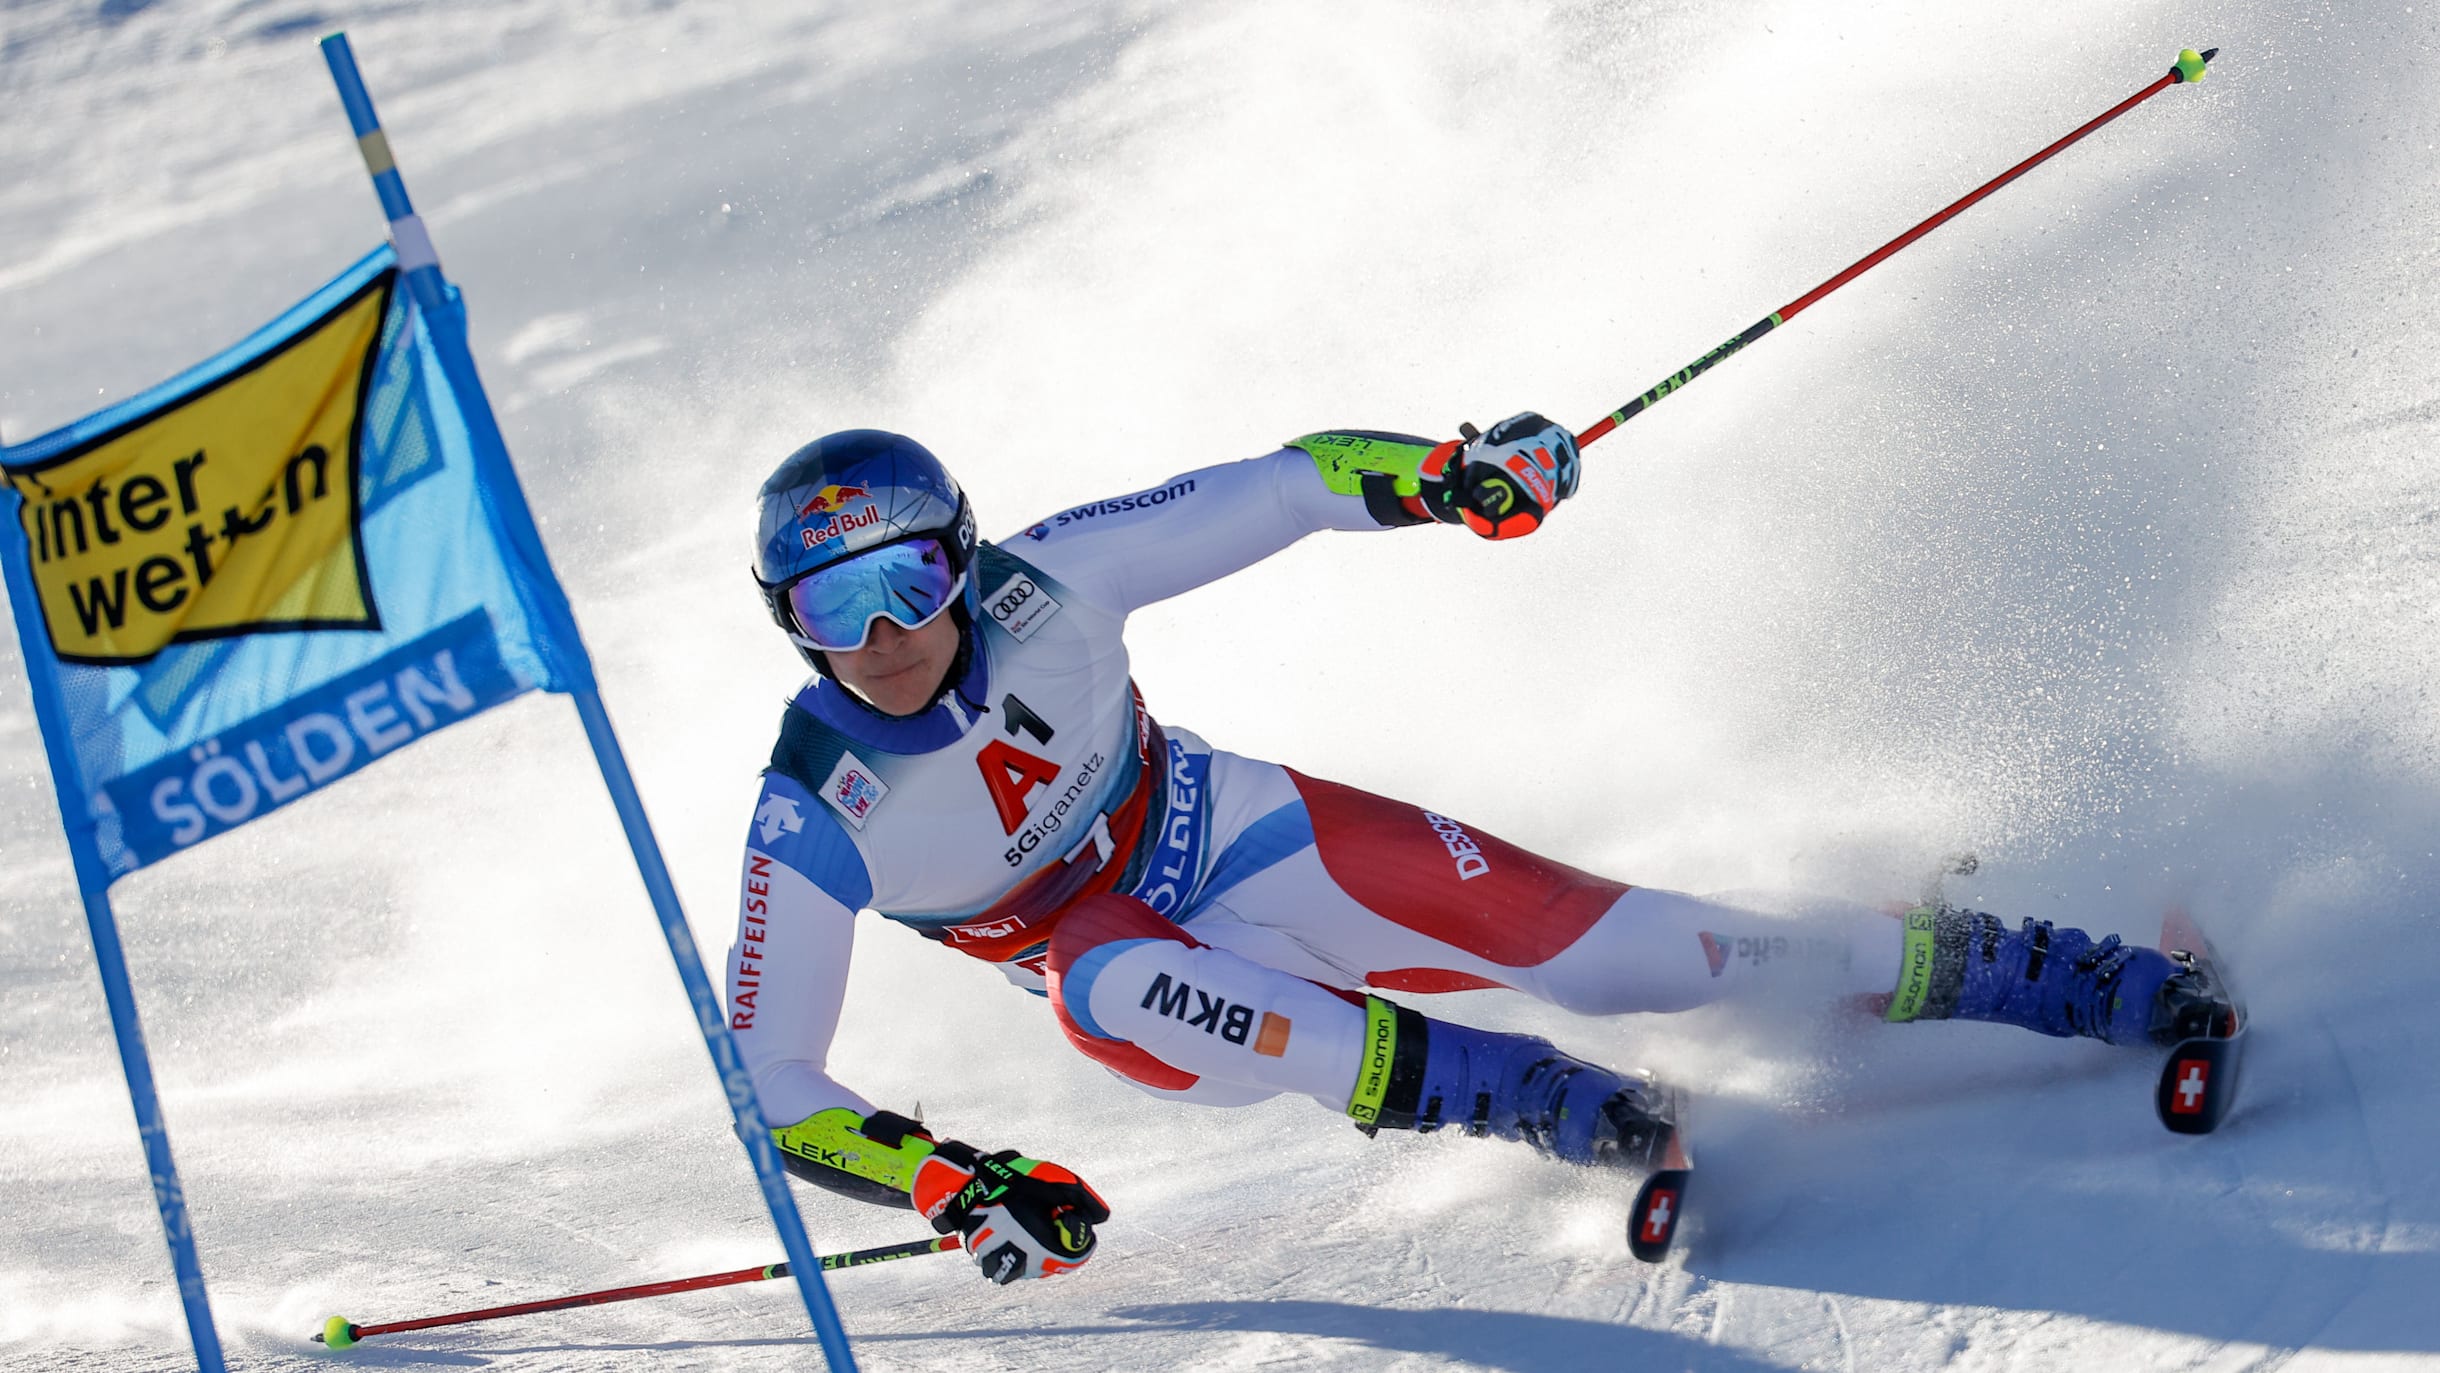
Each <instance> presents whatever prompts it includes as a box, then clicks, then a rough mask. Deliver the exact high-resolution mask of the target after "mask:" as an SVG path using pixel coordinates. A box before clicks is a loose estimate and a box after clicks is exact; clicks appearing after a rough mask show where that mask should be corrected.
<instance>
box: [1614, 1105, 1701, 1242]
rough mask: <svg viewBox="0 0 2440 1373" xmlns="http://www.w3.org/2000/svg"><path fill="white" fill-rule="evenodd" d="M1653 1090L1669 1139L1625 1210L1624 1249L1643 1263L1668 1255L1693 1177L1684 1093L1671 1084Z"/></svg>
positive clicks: (1692, 1158)
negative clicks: (1657, 1162) (1657, 1097)
mask: <svg viewBox="0 0 2440 1373" xmlns="http://www.w3.org/2000/svg"><path fill="white" fill-rule="evenodd" d="M1656 1090H1658V1091H1659V1092H1660V1094H1661V1101H1660V1107H1659V1109H1658V1110H1656V1111H1655V1112H1653V1114H1654V1115H1655V1116H1656V1117H1657V1118H1658V1119H1660V1120H1662V1121H1665V1122H1667V1123H1668V1126H1669V1140H1668V1143H1667V1144H1665V1145H1663V1146H1662V1149H1661V1157H1660V1166H1659V1167H1658V1168H1655V1169H1654V1170H1652V1172H1651V1173H1649V1174H1647V1175H1646V1176H1645V1178H1644V1181H1643V1185H1642V1186H1641V1187H1638V1188H1636V1189H1635V1205H1634V1207H1633V1208H1632V1209H1631V1210H1629V1211H1628V1213H1627V1249H1628V1251H1629V1252H1630V1253H1632V1254H1634V1255H1635V1257H1637V1258H1639V1259H1641V1260H1643V1261H1644V1262H1646V1263H1659V1262H1660V1261H1661V1260H1663V1259H1666V1258H1668V1257H1669V1246H1670V1243H1671V1242H1672V1241H1674V1240H1675V1239H1676V1238H1677V1228H1678V1219H1679V1217H1680V1215H1681V1214H1682V1213H1683V1212H1684V1211H1685V1207H1686V1184H1687V1183H1688V1182H1689V1181H1690V1180H1692V1179H1693V1177H1694V1156H1693V1154H1692V1153H1690V1152H1688V1150H1687V1148H1686V1094H1685V1093H1684V1092H1682V1091H1680V1090H1678V1089H1677V1088H1675V1087H1666V1086H1662V1087H1657V1088H1656Z"/></svg>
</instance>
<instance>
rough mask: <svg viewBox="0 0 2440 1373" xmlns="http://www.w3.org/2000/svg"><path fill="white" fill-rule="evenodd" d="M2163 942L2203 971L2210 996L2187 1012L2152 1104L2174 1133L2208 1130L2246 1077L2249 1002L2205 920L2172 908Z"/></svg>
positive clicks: (2171, 952)
mask: <svg viewBox="0 0 2440 1373" xmlns="http://www.w3.org/2000/svg"><path fill="white" fill-rule="evenodd" d="M2160 948H2161V952H2163V953H2165V954H2167V955H2169V956H2170V957H2171V958H2173V959H2176V960H2177V961H2178V962H2180V963H2182V964H2184V965H2185V966H2186V967H2188V968H2190V969H2193V970H2195V971H2197V972H2199V973H2201V974H2202V982H2203V988H2204V991H2205V992H2206V993H2207V995H2208V998H2209V999H2208V1000H2206V1001H2203V1002H2199V1003H2198V1004H2196V1005H2195V1006H2194V1007H2192V1008H2191V1010H2190V1011H2189V1013H2188V1016H2187V1017H2186V1018H2187V1019H2190V1020H2191V1022H2192V1023H2190V1024H2181V1025H2180V1027H2179V1030H2180V1032H2181V1036H2182V1037H2181V1038H2179V1039H2178V1040H2177V1041H2176V1043H2175V1047H2173V1048H2171V1049H2170V1050H2169V1056H2168V1058H2167V1059H2165V1060H2164V1061H2163V1062H2162V1063H2161V1068H2160V1083H2159V1085H2158V1086H2157V1087H2156V1088H2155V1089H2154V1091H2153V1095H2152V1101H2153V1106H2154V1108H2155V1109H2156V1110H2158V1111H2159V1113H2160V1123H2161V1124H2163V1125H2165V1126H2167V1127H2168V1128H2169V1129H2170V1130H2172V1131H2174V1132H2175V1133H2177V1134H2181V1135H2207V1134H2209V1133H2211V1132H2212V1131H2213V1130H2216V1129H2218V1128H2219V1127H2220V1122H2222V1121H2224V1120H2226V1119H2227V1118H2228V1112H2229V1110H2230V1109H2231V1108H2232V1107H2234V1106H2235V1105H2236V1100H2237V1088H2238V1086H2239V1085H2240V1084H2241V1083H2242V1081H2243V1079H2244V1068H2245V1032H2246V1029H2247V1027H2248V1022H2247V1020H2246V1017H2245V1004H2244V1002H2242V1001H2240V1000H2238V999H2237V995H2236V992H2235V990H2234V988H2233V987H2232V986H2231V984H2230V983H2229V980H2228V972H2227V967H2226V965H2225V964H2223V963H2222V962H2221V961H2220V958H2219V954H2218V952H2217V951H2215V950H2214V949H2213V948H2212V947H2211V940H2210V939H2209V938H2208V937H2207V936H2205V935H2204V933H2203V929H2202V926H2200V925H2198V924H2196V923H2195V921H2194V918H2193V917H2192V916H2190V915H2188V914H2187V913H2186V912H2185V911H2183V910H2177V909H2172V910H2171V911H2170V912H2169V913H2168V915H2167V916H2166V917H2164V918H2163V919H2162V921H2161V926H2160Z"/></svg>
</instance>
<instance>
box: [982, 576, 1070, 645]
mask: <svg viewBox="0 0 2440 1373" xmlns="http://www.w3.org/2000/svg"><path fill="white" fill-rule="evenodd" d="M983 608H984V609H985V610H987V611H989V612H990V614H991V618H992V622H993V623H995V624H997V625H999V627H1000V628H1002V629H1005V630H1007V631H1008V637H1010V638H1012V639H1014V640H1016V641H1017V642H1018V643H1024V642H1025V641H1026V640H1027V639H1030V638H1032V637H1033V636H1034V631H1036V630H1038V629H1040V628H1042V624H1043V622H1044V621H1046V620H1048V619H1050V617H1052V616H1053V615H1056V614H1058V613H1059V602H1058V601H1057V600H1055V599H1053V598H1052V596H1051V593H1049V592H1048V591H1045V590H1043V589H1042V585H1041V583H1039V582H1036V581H1035V580H1034V579H1033V578H1031V577H1028V576H1026V575H1025V574H1024V573H1022V572H1020V573H1018V574H1016V575H1015V576H1013V577H1010V578H1009V579H1008V580H1007V581H1004V582H1002V583H1000V586H999V589H998V590H996V591H994V592H992V593H991V595H990V596H989V597H988V598H987V599H986V600H985V601H984V602H983Z"/></svg>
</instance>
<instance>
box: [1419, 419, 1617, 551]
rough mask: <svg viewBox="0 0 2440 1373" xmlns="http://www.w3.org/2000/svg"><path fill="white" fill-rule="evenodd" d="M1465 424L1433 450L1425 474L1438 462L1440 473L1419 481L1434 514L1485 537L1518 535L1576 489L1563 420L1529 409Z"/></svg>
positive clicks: (1572, 450) (1570, 440)
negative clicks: (1480, 427)
mask: <svg viewBox="0 0 2440 1373" xmlns="http://www.w3.org/2000/svg"><path fill="white" fill-rule="evenodd" d="M1465 429H1466V437H1465V438H1464V439H1462V440H1455V441H1452V442H1449V443H1444V444H1442V445H1441V446H1440V447H1438V448H1435V449H1433V450H1432V457H1433V459H1434V460H1435V461H1431V462H1426V463H1425V464H1424V469H1425V471H1426V472H1427V473H1428V472H1430V471H1431V470H1432V469H1433V468H1434V467H1436V466H1437V467H1439V468H1440V474H1441V475H1440V480H1439V481H1438V482H1437V483H1427V485H1426V486H1425V488H1424V497H1423V505H1424V508H1425V509H1427V510H1429V511H1430V512H1431V513H1432V516H1433V518H1435V519H1439V520H1443V521H1445V522H1447V523H1450V524H1463V525H1464V526H1465V527H1466V528H1468V529H1471V530H1473V531H1474V532H1475V533H1477V534H1480V535H1482V536H1483V537H1484V538H1486V539H1514V538H1521V537H1523V536H1524V535H1527V534H1531V533H1532V532H1534V531H1535V530H1537V529H1539V528H1541V527H1542V522H1543V521H1544V520H1547V519H1549V518H1550V512H1551V511H1553V510H1555V509H1557V508H1558V506H1559V502H1561V501H1563V500H1566V499H1567V498H1568V497H1570V496H1573V495H1575V494H1576V482H1577V479H1578V477H1579V475H1580V474H1581V472H1582V469H1583V460H1582V458H1581V457H1579V456H1578V454H1577V452H1576V437H1575V435H1573V434H1570V433H1568V432H1567V430H1566V429H1565V428H1563V427H1562V426H1560V425H1556V424H1553V423H1551V422H1550V421H1549V420H1546V419H1544V418H1542V417H1541V416H1540V415H1537V414H1535V413H1534V412H1533V411H1531V410H1528V411H1526V412H1525V413H1523V414H1521V415H1512V416H1510V417H1509V418H1507V419H1504V420H1501V421H1500V422H1499V423H1497V424H1495V425H1493V426H1491V429H1490V431H1489V432H1488V433H1483V434H1477V433H1475V432H1473V426H1472V425H1467V426H1465ZM1444 455H1445V456H1444ZM1434 486H1437V487H1438V488H1439V489H1438V490H1437V491H1435V490H1434V489H1433V487H1434Z"/></svg>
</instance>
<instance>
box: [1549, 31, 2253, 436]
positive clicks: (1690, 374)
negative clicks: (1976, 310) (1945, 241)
mask: <svg viewBox="0 0 2440 1373" xmlns="http://www.w3.org/2000/svg"><path fill="white" fill-rule="evenodd" d="M2219 52H2220V50H2219V49H2218V48H2205V49H2204V50H2203V51H2201V52H2199V53H2198V52H2196V51H2195V50H2194V49H2192V48H2188V49H2186V50H2185V51H2183V52H2181V53H2179V54H2178V55H2177V62H2176V64H2175V65H2173V66H2171V67H2170V68H2169V72H2168V75H2166V76H2163V77H2161V78H2160V79H2159V80H2158V81H2155V82H2153V83H2152V84H2151V85H2149V86H2146V87H2144V88H2143V89H2142V90H2140V91H2137V92H2135V93H2134V94H2133V95H2130V96H2128V97H2127V98H2126V99H2124V100H2121V101H2119V102H2118V103H2117V104H2115V105H2112V106H2111V107H2110V108H2109V109H2107V110H2105V111H2103V112H2102V113H2101V114H2099V115H2098V116H2096V117H2094V118H2093V119H2091V120H2089V121H2087V122H2086V123H2084V124H2083V125H2082V126H2080V127H2079V128H2077V129H2076V131H2075V132H2074V133H2071V134H2069V135H2067V137H2065V138H2062V139H2060V140H2059V141H2058V142H2056V143H2053V144H2051V145H2050V146H2049V147H2047V148H2044V149H2042V150H2041V151H2040V152H2038V153H2035V154H2034V155H2033V156H2031V157H2029V158H2026V159H2025V160H2024V161H2022V162H2019V163H2017V164H2016V165H2015V166H2013V167H2010V168H2009V169H2008V170H2006V171H2004V172H2002V173H2000V174H1999V175H1998V176H1995V177H1993V178H1991V179H1990V180H1989V181H1986V182H1984V183H1983V184H1982V185H1980V186H1977V187H1975V188H1974V190H1973V192H1972V193H1971V194H1969V195H1967V196H1966V197H1964V198H1963V199H1961V200H1959V201H1957V202H1956V203H1955V204H1953V205H1951V206H1949V207H1948V208H1947V209H1945V210H1942V211H1941V212H1940V213H1938V214H1936V215H1933V216H1932V217H1931V218H1930V219H1927V220H1925V221H1923V222H1922V223H1921V224H1918V225H1916V226H1915V227H1914V228H1912V229H1909V230H1907V231H1906V232H1905V233H1902V234H1900V235H1898V236H1897V237H1896V238H1893V239H1891V240H1890V241H1889V242H1887V243H1884V244H1882V245H1881V246H1880V247H1879V248H1876V249H1874V250H1873V251H1872V253H1871V254H1870V255H1869V256H1867V257H1865V258H1863V259H1861V260H1860V261H1858V262H1856V263H1855V264H1854V265H1853V266H1851V267H1849V268H1848V269H1847V270H1846V271H1843V272H1841V273H1839V274H1838V275H1837V276H1834V277H1832V278H1830V279H1829V280H1828V281H1825V282H1823V283H1822V284H1821V285H1819V286H1816V287H1814V288H1813V289H1812V290H1810V291H1807V292H1805V293H1804V294H1803V295H1801V296H1798V297H1797V298H1796V299H1795V300H1793V301H1790V302H1789V303H1787V304H1785V305H1782V306H1780V307H1779V308H1778V309H1777V310H1775V311H1773V312H1772V313H1770V314H1768V315H1766V316H1764V317H1763V318H1761V319H1759V320H1756V321H1754V323H1753V324H1751V325H1749V326H1748V327H1747V328H1746V330H1745V332H1744V333H1741V334H1739V335H1737V336H1736V337H1735V338H1732V339H1730V340H1729V341H1728V342H1726V343H1723V344H1721V345H1720V346H1719V347H1717V348H1714V349H1712V350H1711V351H1710V352H1708V353H1705V354H1704V355H1703V356H1701V357H1699V358H1696V359H1695V360H1694V361H1693V362H1690V363H1688V364H1687V365H1686V366H1685V367H1684V368H1683V369H1682V370H1680V371H1678V372H1677V373H1675V374H1674V375H1672V376H1669V377H1665V378H1663V379H1662V381H1661V384H1660V385H1658V386H1655V387H1653V388H1652V389H1651V390H1649V391H1646V392H1644V393H1643V394H1642V395H1640V396H1637V397H1636V398H1635V399H1633V400H1631V401H1628V402H1627V403H1626V404H1625V405H1622V406H1620V407H1619V408H1618V409H1616V410H1613V411H1611V412H1610V413H1609V414H1607V415H1604V416H1603V417H1602V418H1601V421H1600V423H1598V424H1595V425H1594V426H1592V427H1591V428H1589V429H1587V430H1585V431H1584V432H1583V433H1581V434H1578V435H1577V436H1576V446H1577V447H1579V448H1581V447H1583V446H1584V445H1585V444H1588V443H1591V442H1592V441H1593V440H1595V439H1598V438H1600V437H1601V436H1602V435H1604V434H1607V433H1609V432H1610V431H1611V430H1613V429H1616V428H1617V427H1618V426H1619V425H1621V424H1624V423H1626V422H1627V421H1628V420H1631V419H1633V418H1635V417H1636V416H1637V415H1640V414H1642V413H1643V412H1644V411H1646V410H1649V409H1651V408H1652V407H1653V406H1655V405H1658V404H1660V403H1661V400H1662V398H1663V397H1666V396H1667V395H1668V394H1669V393H1670V392H1672V391H1675V390H1677V389H1678V388H1680V387H1682V386H1684V385H1685V384H1686V383H1688V382H1690V381H1693V380H1694V379H1695V378H1696V377H1699V376H1701V375H1703V374H1704V373H1705V372H1707V371H1710V370H1711V368H1712V367H1713V366H1714V365H1716V364H1718V363H1720V362H1722V361H1725V360H1726V359H1727V358H1728V357H1729V356H1730V355H1732V354H1734V353H1735V352H1737V350H1739V349H1741V348H1743V347H1745V346H1746V345H1747V344H1749V343H1752V342H1753V341H1754V340H1756V339H1758V338H1761V337H1762V336H1763V335H1764V334H1767V333H1769V332H1771V331H1772V330H1773V329H1776V328H1778V327H1779V326H1780V325H1782V324H1785V323H1787V322H1788V321H1789V320H1792V319H1794V318H1796V316H1797V314H1798V313H1799V312H1801V311H1802V310H1804V309H1805V308H1806V307H1808V306H1810V305H1812V304H1813V303H1814V302H1815V301H1817V300H1820V299H1821V298H1822V297H1823V296H1826V295H1828V294H1830V293H1831V292H1832V291H1835V290H1837V289H1838V288H1839V287H1841V286H1844V285H1846V284H1847V283H1848V282H1850V281H1853V280H1855V279H1856V278H1857V277H1859V276H1862V275H1863V274H1864V273H1866V272H1868V271H1870V270H1872V269H1873V268H1874V267H1875V266H1878V265H1879V264H1880V262H1881V260H1882V259H1883V258H1886V257H1888V256H1889V255H1890V254H1892V253H1895V252H1897V251H1898V250H1899V249H1900V248H1903V247H1905V246H1906V245H1907V244H1909V243H1912V242H1914V241H1915V240H1916V239H1919V238H1921V237H1923V236H1924V235H1925V234H1928V233H1930V232H1931V231H1932V230H1934V229H1937V228H1939V227H1940V226H1941V225H1943V224H1946V223H1947V222H1948V221H1949V220H1950V219H1951V218H1953V217H1954V216H1956V215H1957V213H1958V212H1959V211H1961V210H1964V209H1965V208H1966V207H1967V206H1969V205H1972V204H1973V203H1974V202H1975V201H1978V200H1980V199H1982V198H1983V197H1984V196H1987V195H1989V194H1991V193H1992V192H1993V191H1996V190H1998V189H1999V188H2000V187H2002V186H2005V185H2007V184H2008V183H2009V182H2011V181H2014V180H2016V179H2017V178H2018V177H2020V176H2023V175H2024V174H2025V173H2026V172H2028V171H2031V170H2032V169H2033V168H2035V167H2037V166H2040V165H2041V164H2042V163H2044V162H2046V161H2048V160H2049V159H2050V157H2051V155H2052V154H2054V153H2056V152H2058V151H2059V150H2060V149H2062V148H2064V147H2066V146H2067V145H2068V144H2070V143H2073V142H2075V141H2076V140H2077V139H2079V138H2082V137H2084V136H2085V135H2086V134H2088V133H2091V132H2092V131H2093V130H2095V129H2098V128H2100V127H2101V126H2102V125H2104V124H2107V123H2109V122H2110V121H2111V120H2113V119H2116V118H2117V117H2118V116H2120V115H2122V114H2125V113H2126V112H2127V111H2129V110H2131V109H2133V108H2135V107H2136V106H2137V105H2140V104H2142V103H2143V102H2144V101H2146V100H2149V99H2151V98H2152V97H2153V96H2155V95H2158V94H2160V93H2161V92H2162V91H2164V90H2167V89H2168V88H2169V87H2171V86H2174V85H2177V84H2178V83H2180V82H2184V81H2200V80H2202V79H2203V76H2204V72H2205V69H2206V67H2207V65H2208V64H2209V63H2210V61H2211V59H2212V58H2214V57H2216V56H2218V55H2219Z"/></svg>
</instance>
